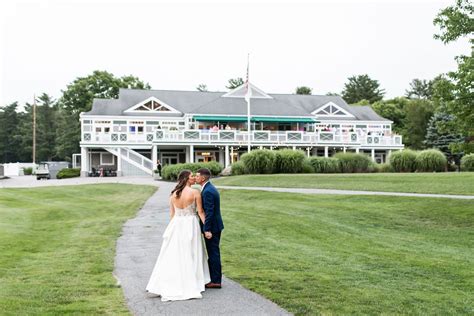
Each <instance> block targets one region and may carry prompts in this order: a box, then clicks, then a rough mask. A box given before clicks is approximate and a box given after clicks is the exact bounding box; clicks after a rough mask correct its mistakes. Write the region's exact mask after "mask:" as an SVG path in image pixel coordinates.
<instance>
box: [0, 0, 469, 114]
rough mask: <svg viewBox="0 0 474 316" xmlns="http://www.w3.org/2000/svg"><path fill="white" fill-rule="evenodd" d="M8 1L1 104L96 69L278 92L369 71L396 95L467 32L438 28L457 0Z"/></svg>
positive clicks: (450, 64)
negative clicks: (443, 35)
mask: <svg viewBox="0 0 474 316" xmlns="http://www.w3.org/2000/svg"><path fill="white" fill-rule="evenodd" d="M2 2H3V4H1V6H2V7H1V8H0V11H1V13H0V18H1V20H0V23H1V33H0V34H1V41H0V45H1V46H0V48H1V49H0V54H1V55H0V61H1V63H0V67H1V69H0V70H1V72H0V74H1V77H0V78H1V82H0V105H5V104H8V103H11V102H13V101H19V102H20V103H23V102H27V101H28V102H31V100H32V98H33V94H37V95H38V94H40V93H43V92H46V93H48V94H50V95H52V96H53V97H54V98H58V97H59V96H60V95H61V90H62V89H65V88H66V86H67V84H69V83H71V82H72V81H73V80H74V79H75V78H77V77H80V76H86V75H88V74H91V73H92V71H94V70H107V71H109V72H112V73H113V74H114V75H116V76H123V75H129V74H132V75H134V76H137V77H139V78H140V79H142V80H144V81H146V82H148V83H150V85H151V86H152V88H153V89H172V90H195V88H196V86H197V85H198V84H200V83H204V84H207V86H208V88H209V89H210V90H211V91H225V90H226V89H225V85H226V84H227V80H228V79H229V78H234V77H238V76H240V77H245V73H246V65H247V53H250V81H251V82H252V83H254V84H255V85H256V86H257V87H259V88H261V89H262V90H264V91H265V92H267V93H294V91H295V88H296V87H297V86H301V85H305V86H309V87H311V88H312V89H313V94H326V93H327V92H338V93H340V92H341V90H342V89H343V86H344V83H345V82H346V81H347V78H348V77H349V76H352V75H358V74H365V73H367V74H369V76H370V77H372V78H373V79H377V80H378V81H379V82H380V84H381V87H382V88H384V89H385V90H386V97H394V96H401V95H404V94H405V89H407V88H408V84H409V82H410V81H411V80H412V79H414V78H422V79H431V78H433V77H434V76H436V75H438V74H440V73H444V72H447V71H450V70H454V69H456V63H455V61H454V57H455V56H456V55H460V54H463V53H464V54H466V53H467V52H469V45H468V43H467V40H461V41H458V42H457V43H454V44H449V45H447V46H445V45H443V44H442V43H441V42H440V41H437V40H434V39H433V34H434V33H436V32H437V31H438V30H437V28H436V27H434V26H433V23H432V21H433V19H434V17H435V16H436V14H437V13H438V12H439V10H441V9H442V8H444V7H446V6H448V5H451V4H452V3H454V0H452V1H441V0H439V1H438V0H437V1H421V0H413V1H400V0H399V1H356V0H354V1H324V2H323V1H313V2H310V1H305V2H289V1H288V2H283V1H280V2H277V3H275V2H274V3H271V2H270V1H243V2H239V3H236V2H224V1H219V2H199V3H198V2H189V1H187V2H183V1H175V2H173V3H170V2H159V1H130V0H129V1H104V0H102V1H28V2H26V1H9V0H7V1H5V0H2Z"/></svg>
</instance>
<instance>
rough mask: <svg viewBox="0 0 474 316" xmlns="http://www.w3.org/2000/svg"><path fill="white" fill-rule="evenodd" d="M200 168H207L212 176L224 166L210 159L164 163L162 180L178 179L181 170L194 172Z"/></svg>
mask: <svg viewBox="0 0 474 316" xmlns="http://www.w3.org/2000/svg"><path fill="white" fill-rule="evenodd" d="M201 168H207V169H209V170H210V171H211V174H212V175H213V176H216V175H218V174H219V173H221V171H222V169H223V168H224V167H223V166H222V165H221V164H219V163H217V162H215V161H211V162H202V163H201V162H198V163H180V164H176V165H166V166H164V167H163V169H162V170H161V176H162V178H163V179H164V180H171V181H176V180H177V179H178V175H179V173H180V172H181V171H182V170H186V169H187V170H191V171H192V172H196V171H197V170H199V169H201Z"/></svg>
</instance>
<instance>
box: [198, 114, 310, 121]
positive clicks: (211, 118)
mask: <svg viewBox="0 0 474 316" xmlns="http://www.w3.org/2000/svg"><path fill="white" fill-rule="evenodd" d="M193 119H195V120H196V121H203V122H206V121H207V122H217V121H219V122H247V117H246V116H203V115H195V116H193ZM250 120H251V121H252V122H275V123H318V122H317V121H316V120H314V119H312V118H310V117H264V116H254V117H252V118H251V119H250Z"/></svg>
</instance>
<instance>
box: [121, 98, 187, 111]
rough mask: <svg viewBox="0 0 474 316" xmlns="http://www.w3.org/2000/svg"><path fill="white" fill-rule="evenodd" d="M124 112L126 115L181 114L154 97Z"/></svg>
mask: <svg viewBox="0 0 474 316" xmlns="http://www.w3.org/2000/svg"><path fill="white" fill-rule="evenodd" d="M124 112H127V113H173V114H177V113H181V112H180V111H178V110H176V109H175V108H173V107H172V106H170V105H168V104H166V103H165V102H163V101H161V100H158V99H157V98H155V97H150V98H148V99H146V100H144V101H142V102H140V103H138V104H135V105H134V106H132V107H130V108H128V109H127V110H125V111H124Z"/></svg>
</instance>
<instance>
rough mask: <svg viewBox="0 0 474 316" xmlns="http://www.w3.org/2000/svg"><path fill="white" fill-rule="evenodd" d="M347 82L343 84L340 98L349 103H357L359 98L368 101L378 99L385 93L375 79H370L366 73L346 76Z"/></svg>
mask: <svg viewBox="0 0 474 316" xmlns="http://www.w3.org/2000/svg"><path fill="white" fill-rule="evenodd" d="M348 80H349V82H348V83H346V84H345V85H344V90H343V91H342V98H343V99H344V100H346V102H347V103H349V104H354V103H357V102H359V101H361V100H364V99H365V100H367V101H369V102H370V103H374V102H376V101H380V100H382V98H383V95H384V94H385V92H384V90H383V89H380V88H379V87H380V84H379V83H378V81H377V80H372V79H370V77H369V76H368V75H359V76H352V77H349V78H348Z"/></svg>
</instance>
